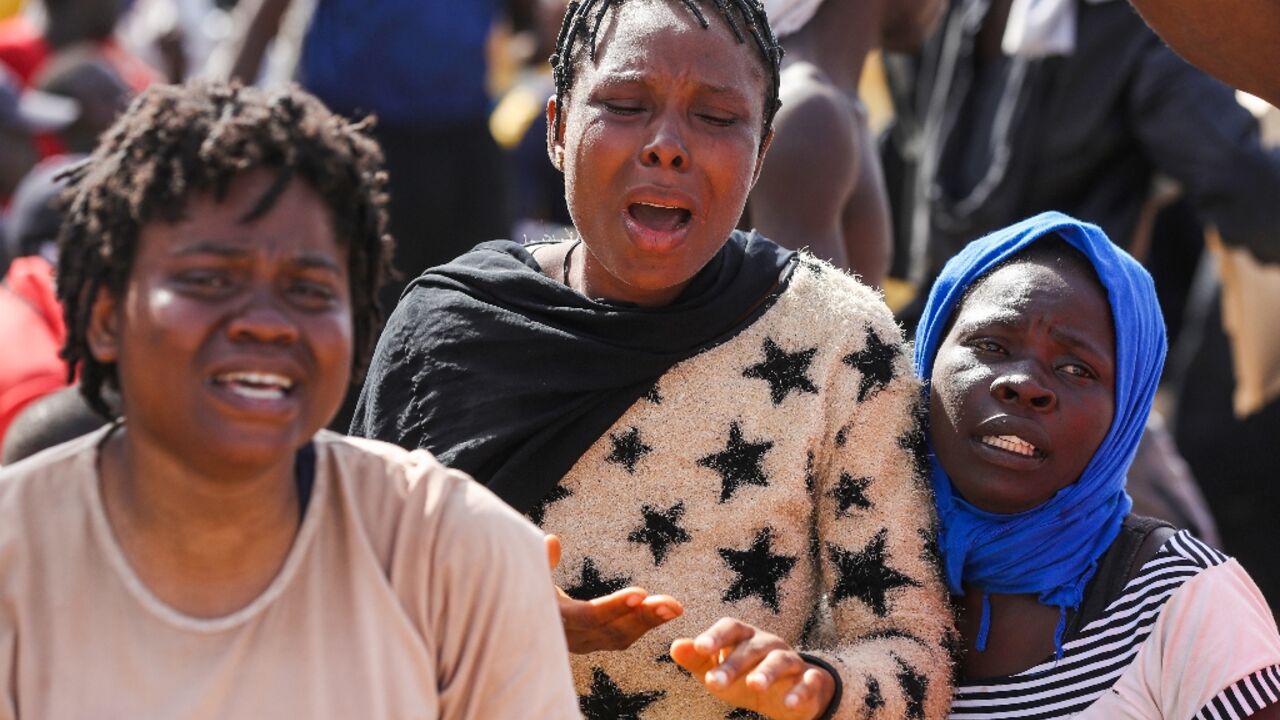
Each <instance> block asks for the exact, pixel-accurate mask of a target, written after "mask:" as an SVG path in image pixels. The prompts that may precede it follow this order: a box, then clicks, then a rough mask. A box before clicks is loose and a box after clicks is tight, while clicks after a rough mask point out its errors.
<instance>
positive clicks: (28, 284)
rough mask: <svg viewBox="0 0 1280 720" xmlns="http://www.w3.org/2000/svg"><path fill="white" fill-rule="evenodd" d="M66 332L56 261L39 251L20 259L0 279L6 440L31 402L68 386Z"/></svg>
mask: <svg viewBox="0 0 1280 720" xmlns="http://www.w3.org/2000/svg"><path fill="white" fill-rule="evenodd" d="M66 335H67V331H66V326H65V325H64V324H63V321H62V306H61V305H60V304H59V303H58V299H57V296H56V295H55V294H54V287H53V266H52V265H50V264H49V263H48V262H47V261H46V260H44V258H40V257H35V256H31V257H22V258H18V259H16V260H14V261H13V264H12V265H10V266H9V273H8V274H7V275H5V277H4V280H3V281H0V444H3V442H4V435H5V432H6V431H7V430H8V429H9V423H11V422H13V419H14V418H15V417H17V415H18V413H19V412H21V411H22V409H23V408H25V407H26V406H27V404H28V403H30V402H31V401H32V400H35V399H37V398H40V397H42V396H44V395H46V394H48V393H51V392H53V391H54V390H58V389H60V388H63V387H66V385H67V365H66V363H65V362H63V361H62V358H60V357H58V352H59V351H60V350H61V349H62V343H63V340H64V339H65V338H66Z"/></svg>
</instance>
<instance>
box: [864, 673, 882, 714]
mask: <svg viewBox="0 0 1280 720" xmlns="http://www.w3.org/2000/svg"><path fill="white" fill-rule="evenodd" d="M863 704H865V705H866V706H867V712H872V713H873V712H875V711H876V710H879V709H880V708H882V707H884V695H883V694H881V692H880V681H879V680H876V679H875V678H873V677H871V676H870V675H868V676H867V696H866V698H864V699H863Z"/></svg>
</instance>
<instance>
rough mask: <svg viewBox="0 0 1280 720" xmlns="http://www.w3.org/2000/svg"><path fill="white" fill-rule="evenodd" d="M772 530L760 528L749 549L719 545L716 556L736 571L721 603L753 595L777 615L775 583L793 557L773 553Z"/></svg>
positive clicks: (776, 586) (784, 572) (792, 562)
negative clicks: (734, 548)
mask: <svg viewBox="0 0 1280 720" xmlns="http://www.w3.org/2000/svg"><path fill="white" fill-rule="evenodd" d="M772 544H773V531H772V530H771V529H769V528H764V529H763V530H761V531H760V532H758V533H756V539H755V541H754V542H752V543H751V548H750V549H749V550H732V549H729V548H720V557H722V558H724V562H725V564H726V565H728V566H729V568H730V569H731V570H733V571H734V572H735V573H737V574H738V577H737V578H736V579H735V580H734V581H733V585H731V586H729V589H728V590H725V592H724V596H723V600H724V601H725V602H737V601H739V600H742V599H743V598H748V597H751V596H752V595H755V596H756V597H758V598H760V601H761V602H763V603H764V604H765V606H766V607H768V608H769V609H770V610H772V611H773V612H774V613H775V614H777V612H778V610H779V606H778V583H779V582H780V581H781V580H782V579H783V578H785V577H786V576H787V575H789V574H790V573H791V568H792V567H794V566H795V564H796V559H795V558H793V557H789V556H786V555H774V554H773V549H772V547H771V545H772Z"/></svg>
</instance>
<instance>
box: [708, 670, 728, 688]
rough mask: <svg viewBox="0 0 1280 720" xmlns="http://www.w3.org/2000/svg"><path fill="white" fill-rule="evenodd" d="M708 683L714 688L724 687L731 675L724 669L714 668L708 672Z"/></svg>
mask: <svg viewBox="0 0 1280 720" xmlns="http://www.w3.org/2000/svg"><path fill="white" fill-rule="evenodd" d="M707 684H708V685H710V686H711V687H714V688H722V687H724V686H726V685H728V684H729V676H728V675H726V674H725V673H724V671H723V670H712V671H711V672H709V673H707Z"/></svg>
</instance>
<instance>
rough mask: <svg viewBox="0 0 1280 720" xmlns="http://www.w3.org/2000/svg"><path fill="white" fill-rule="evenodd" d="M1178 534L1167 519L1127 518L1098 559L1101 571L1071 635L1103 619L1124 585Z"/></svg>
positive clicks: (1074, 620)
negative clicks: (1104, 612) (1118, 532)
mask: <svg viewBox="0 0 1280 720" xmlns="http://www.w3.org/2000/svg"><path fill="white" fill-rule="evenodd" d="M1176 532H1177V529H1176V528H1174V527H1173V526H1172V525H1170V524H1168V523H1166V522H1164V521H1163V520H1157V519H1155V518H1149V517H1143V516H1141V515H1129V516H1128V517H1126V518H1125V519H1124V524H1123V525H1122V526H1121V527H1120V534H1119V535H1117V536H1116V539H1115V541H1114V542H1113V543H1111V547H1109V548H1107V551H1106V552H1105V553H1103V555H1102V558H1101V559H1099V560H1098V572H1097V573H1095V574H1094V576H1093V579H1092V580H1090V581H1089V585H1088V587H1086V588H1085V592H1084V603H1083V604H1081V606H1080V611H1079V612H1078V613H1076V615H1075V617H1074V618H1072V622H1071V623H1070V626H1069V627H1068V628H1067V635H1068V636H1070V635H1071V634H1073V633H1075V632H1076V631H1078V630H1079V629H1080V628H1082V627H1084V626H1085V625H1088V624H1089V623H1090V622H1092V621H1093V620H1095V619H1097V618H1099V617H1101V616H1102V612H1103V611H1104V610H1106V609H1107V606H1108V605H1110V604H1111V602H1112V601H1113V600H1115V599H1116V598H1118V597H1120V594H1121V593H1122V592H1124V586H1125V585H1126V584H1127V583H1128V582H1129V581H1130V580H1132V579H1133V577H1134V576H1135V575H1137V574H1138V571H1139V570H1141V569H1142V566H1143V565H1145V564H1146V563H1147V562H1148V561H1150V560H1151V558H1153V557H1155V556H1156V553H1157V552H1159V551H1160V548H1161V546H1163V545H1164V543H1165V541H1167V540H1168V539H1169V538H1170V537H1172V536H1173V534H1174V533H1176Z"/></svg>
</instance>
